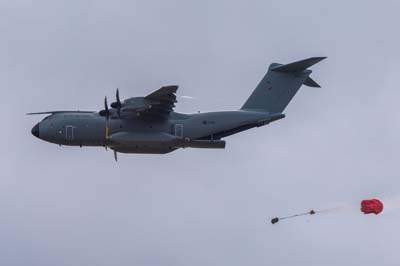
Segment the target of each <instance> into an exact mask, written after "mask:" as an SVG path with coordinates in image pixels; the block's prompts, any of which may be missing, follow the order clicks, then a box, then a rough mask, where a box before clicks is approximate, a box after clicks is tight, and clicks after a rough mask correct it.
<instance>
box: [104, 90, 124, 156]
mask: <svg viewBox="0 0 400 266" xmlns="http://www.w3.org/2000/svg"><path fill="white" fill-rule="evenodd" d="M118 94H119V93H118V89H117V104H118V106H120V103H121V102H120V100H119V95H118ZM113 104H115V103H113ZM113 104H111V107H113V106H112V105H113ZM113 108H114V107H113ZM117 108H118V107H117ZM120 108H121V107H119V108H118V116H119V112H120ZM100 115H101V116H104V117H105V118H106V141H105V145H104V148H105V149H106V150H107V147H108V135H109V133H110V127H109V119H110V109H109V108H108V103H107V96H106V97H104V110H101V111H100ZM114 160H115V161H116V162H117V161H118V157H117V152H116V151H115V150H114Z"/></svg>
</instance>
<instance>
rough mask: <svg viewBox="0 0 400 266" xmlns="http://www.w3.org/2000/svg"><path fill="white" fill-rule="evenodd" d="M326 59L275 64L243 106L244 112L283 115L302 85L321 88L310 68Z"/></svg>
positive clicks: (317, 58)
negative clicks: (253, 111) (265, 112)
mask: <svg viewBox="0 0 400 266" xmlns="http://www.w3.org/2000/svg"><path fill="white" fill-rule="evenodd" d="M325 58H326V57H311V58H308V59H304V60H301V61H297V62H294V63H290V64H286V65H282V64H277V63H273V64H271V65H270V66H269V69H268V72H267V74H266V75H265V76H264V78H263V79H262V80H261V82H260V83H259V84H258V86H257V87H256V89H255V90H254V91H253V93H252V94H251V95H250V97H249V98H248V99H247V101H246V102H245V104H244V105H243V106H242V108H241V109H242V110H265V111H268V112H271V113H282V111H283V110H284V109H285V108H286V106H287V105H288V104H289V102H290V101H291V100H292V98H293V97H294V95H295V94H296V93H297V91H298V90H299V89H300V87H301V85H303V84H304V85H306V86H310V87H319V85H318V84H317V83H316V82H315V81H314V80H312V79H311V78H310V77H309V75H310V74H311V72H312V71H311V70H309V69H307V68H308V67H310V66H312V65H314V64H316V63H318V62H320V61H322V60H323V59H325Z"/></svg>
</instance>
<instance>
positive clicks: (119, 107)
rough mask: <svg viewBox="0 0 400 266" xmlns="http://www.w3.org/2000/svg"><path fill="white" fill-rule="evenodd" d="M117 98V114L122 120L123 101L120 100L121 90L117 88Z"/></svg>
mask: <svg viewBox="0 0 400 266" xmlns="http://www.w3.org/2000/svg"><path fill="white" fill-rule="evenodd" d="M115 98H117V114H118V118H121V106H122V104H121V100H120V99H119V89H118V88H117V93H116V95H115Z"/></svg>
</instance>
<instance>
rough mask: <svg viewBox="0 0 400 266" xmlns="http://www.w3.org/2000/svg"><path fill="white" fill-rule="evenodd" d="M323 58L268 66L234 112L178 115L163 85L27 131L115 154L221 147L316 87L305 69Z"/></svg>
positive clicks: (59, 115) (54, 116)
mask: <svg viewBox="0 0 400 266" xmlns="http://www.w3.org/2000/svg"><path fill="white" fill-rule="evenodd" d="M323 59H325V57H312V58H308V59H305V60H301V61H298V62H294V63H290V64H286V65H283V64H277V63H273V64H271V65H270V66H269V69H268V72H267V73H266V75H265V76H264V78H263V79H262V80H261V82H260V83H259V84H258V86H257V87H256V88H255V90H254V91H253V93H252V94H251V95H250V97H249V98H248V99H247V101H246V102H245V103H244V105H243V106H242V107H241V108H240V109H239V110H236V111H224V112H208V113H195V114H182V113H176V112H174V111H173V108H174V107H175V103H176V102H177V101H176V92H177V89H178V86H165V87H162V88H160V89H159V90H156V91H155V92H153V93H150V94H149V95H147V96H145V97H133V98H128V99H126V100H124V101H121V100H120V97H119V91H118V89H117V92H116V101H115V102H113V103H111V107H109V106H108V104H107V97H106V98H105V99H104V109H103V110H101V111H99V112H95V111H90V112H89V111H49V112H40V113H29V115H34V114H49V116H47V117H46V118H44V119H43V120H42V121H40V122H39V123H38V124H36V125H35V126H34V127H33V128H32V134H33V135H34V136H36V137H38V138H39V139H42V140H44V141H48V142H51V143H55V144H59V145H69V146H80V147H82V146H104V147H105V148H107V147H108V148H110V149H112V150H113V151H114V157H115V160H117V152H120V153H153V154H164V153H169V152H172V151H174V150H176V149H179V148H210V149H223V148H225V141H224V140H222V139H223V138H224V137H227V136H230V135H233V134H236V133H238V132H241V131H244V130H247V129H250V128H253V127H260V126H264V125H266V124H269V123H271V122H273V121H276V120H279V119H282V118H284V117H285V115H284V114H283V113H282V112H283V110H284V109H285V108H286V106H287V105H288V104H289V102H290V100H291V99H292V98H293V96H294V95H295V94H296V93H297V91H298V90H299V88H300V87H301V85H303V84H304V85H306V86H310V87H319V85H318V84H317V83H316V82H315V81H314V80H312V79H311V78H310V74H311V70H308V69H307V68H308V67H310V66H312V65H314V64H316V63H318V62H320V61H321V60H323Z"/></svg>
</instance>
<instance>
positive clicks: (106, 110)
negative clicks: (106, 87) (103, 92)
mask: <svg viewBox="0 0 400 266" xmlns="http://www.w3.org/2000/svg"><path fill="white" fill-rule="evenodd" d="M104 110H105V115H106V120H107V122H108V118H109V117H110V111H109V110H108V104H107V96H106V97H105V98H104Z"/></svg>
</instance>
